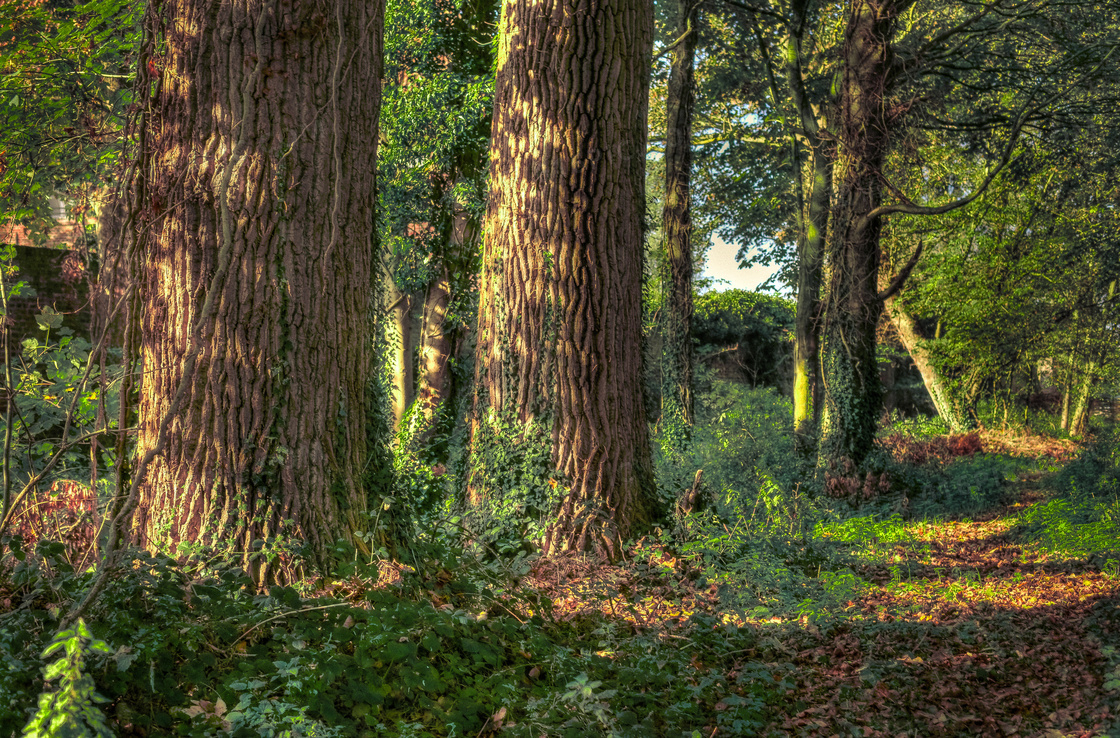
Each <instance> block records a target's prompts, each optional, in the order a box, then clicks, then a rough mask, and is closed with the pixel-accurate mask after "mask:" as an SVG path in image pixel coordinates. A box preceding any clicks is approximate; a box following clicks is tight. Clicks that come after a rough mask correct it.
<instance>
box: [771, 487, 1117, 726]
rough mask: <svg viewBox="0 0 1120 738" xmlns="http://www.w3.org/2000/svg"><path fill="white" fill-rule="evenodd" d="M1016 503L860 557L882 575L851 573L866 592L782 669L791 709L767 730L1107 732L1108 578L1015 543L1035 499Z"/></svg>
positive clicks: (917, 532) (1113, 630)
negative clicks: (792, 690)
mask: <svg viewBox="0 0 1120 738" xmlns="http://www.w3.org/2000/svg"><path fill="white" fill-rule="evenodd" d="M1023 491H1024V498H1023V499H1021V501H1020V502H1018V503H1017V504H1016V505H1014V506H1012V507H1010V508H1007V509H1003V510H1000V511H998V512H997V513H996V514H992V515H989V516H986V518H985V519H981V520H975V521H964V522H939V523H937V524H918V525H911V526H909V527H908V532H909V534H910V537H909V540H903V541H898V542H895V543H893V545H890V546H889V547H887V548H888V550H887V551H871V552H868V553H869V554H870V555H871V556H872V557H874V558H879V559H884V558H885V559H886V561H887V563H874V564H868V565H867V566H866V567H864V568H863V569H862V570H861V571H859V572H857V573H859V574H860V575H861V576H862V577H863V578H864V579H866V580H868V581H870V582H871V585H870V586H868V587H866V588H865V589H864V591H862V592H861V593H860V594H859V595H858V596H857V597H856V598H854V599H853V600H852V603H851V607H852V609H853V610H854V611H856V613H857V614H856V616H855V617H853V618H852V619H851V620H850V621H849V622H848V623H845V624H844V625H842V626H840V627H838V628H836V630H835V631H834V632H833V633H830V634H829V636H828V637H825V636H824V635H823V634H814V633H812V632H811V631H812V628H810V629H808V631H807V632H806V638H805V641H804V642H803V643H802V644H801V648H800V649H799V650H798V653H797V655H796V657H794V658H793V659H792V663H793V665H794V666H795V668H796V676H795V679H796V681H797V683H798V692H799V693H801V695H800V696H799V702H798V709H797V711H796V713H795V714H793V715H790V716H788V717H786V718H785V719H783V720H779V721H775V723H773V724H772V726H771V727H772V728H774V729H778V730H784V731H788V732H789V733H791V734H797V735H820V736H826V735H845V734H850V735H864V736H879V735H883V736H887V735H889V736H899V735H913V736H960V735H980V736H1032V735H1048V736H1049V735H1052V736H1058V735H1063V736H1090V735H1106V734H1107V732H1106V731H1107V728H1108V726H1110V725H1113V724H1115V723H1114V721H1115V716H1114V715H1113V712H1112V710H1111V709H1110V707H1109V705H1108V699H1107V697H1106V690H1105V688H1104V682H1105V680H1106V678H1108V677H1111V678H1115V677H1116V673H1115V672H1113V669H1114V668H1115V667H1116V666H1117V664H1116V661H1115V660H1113V661H1109V659H1108V658H1106V656H1105V653H1113V654H1115V652H1114V651H1111V652H1110V651H1109V650H1108V649H1109V647H1111V648H1115V647H1116V646H1117V645H1120V599H1118V598H1117V592H1118V579H1117V578H1116V576H1115V575H1113V576H1109V575H1107V574H1102V573H1101V572H1100V571H1099V570H1098V568H1097V567H1090V566H1089V565H1088V564H1087V562H1084V561H1077V560H1061V559H1059V558H1055V557H1052V556H1051V555H1049V554H1048V553H1047V552H1045V551H1044V550H1042V549H1041V548H1040V547H1039V546H1037V545H1033V544H1027V543H1024V542H1022V541H1020V540H1017V536H1016V535H1015V534H1014V528H1015V524H1016V521H1017V514H1018V513H1019V512H1020V511H1021V510H1022V509H1024V508H1025V507H1026V506H1028V505H1031V504H1038V502H1039V501H1040V500H1039V496H1038V495H1037V494H1031V490H1030V489H1029V487H1028V488H1024V490H1023ZM876 555H877V556H876ZM1110 686H1112V685H1111V683H1110ZM1116 686H1120V685H1116ZM1113 695H1114V696H1115V691H1114V692H1113Z"/></svg>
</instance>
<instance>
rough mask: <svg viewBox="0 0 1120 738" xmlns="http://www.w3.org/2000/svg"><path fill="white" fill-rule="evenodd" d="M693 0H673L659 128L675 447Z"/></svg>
mask: <svg viewBox="0 0 1120 738" xmlns="http://www.w3.org/2000/svg"><path fill="white" fill-rule="evenodd" d="M696 4H697V3H696V2H695V0H677V2H676V8H675V13H676V31H675V33H676V35H677V36H678V37H680V40H679V41H678V42H677V45H676V47H674V49H673V61H672V66H671V68H670V70H669V89H668V94H667V101H668V104H667V115H666V130H665V208H664V211H663V213H662V219H663V223H664V228H665V262H666V266H667V267H668V272H669V290H668V294H667V295H666V300H665V311H664V323H663V325H664V330H663V333H662V344H661V428H662V431H663V432H664V433H665V434H666V435H667V438H668V439H669V442H670V445H671V446H672V447H673V448H675V449H677V450H680V449H681V448H682V447H683V446H684V445H685V444H687V442H688V439H689V438H691V436H692V422H693V414H694V402H693V395H692V374H693V355H692V354H693V352H692V219H691V216H690V203H689V180H690V179H691V177H692V104H693V69H692V67H693V56H694V52H695V49H696V40H697V36H698V35H699V31H698V29H696V28H695V22H694V14H695V7H694V6H695V5H696Z"/></svg>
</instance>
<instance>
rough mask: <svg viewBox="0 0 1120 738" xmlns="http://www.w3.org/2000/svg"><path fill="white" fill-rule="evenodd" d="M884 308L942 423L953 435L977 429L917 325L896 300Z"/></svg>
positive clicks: (888, 302) (887, 301) (889, 301)
mask: <svg viewBox="0 0 1120 738" xmlns="http://www.w3.org/2000/svg"><path fill="white" fill-rule="evenodd" d="M884 306H885V307H886V310H887V315H888V316H889V317H890V320H891V324H892V325H894V328H895V330H896V331H898V337H899V338H900V339H901V340H902V345H903V346H904V347H905V348H906V351H907V352H908V353H909V354H910V360H911V361H913V362H914V366H916V367H917V368H918V373H919V374H921V375H922V382H923V383H924V384H925V386H926V391H927V392H929V396H930V399H931V400H933V406H934V407H935V408H937V414H938V415H939V416H941V419H942V420H944V421H945V423H946V424H947V425H948V426H949V429H950V430H952V431H953V432H954V433H965V432H967V431H970V430H973V429H975V427H976V426H975V424H974V423H973V422H972V418H971V417H970V416H969V415H968V413H965V412H962V411H961V409H960V408H959V407H958V404H957V403H956V402H955V401H954V398H953V393H952V391H951V390H950V388H949V386H948V385H947V384H946V383H945V380H944V379H943V378H942V376H941V372H939V371H938V370H937V367H936V366H934V365H933V361H932V360H931V357H930V355H929V351H928V350H926V347H925V346H924V345H923V343H922V342H923V341H924V340H925V339H924V338H923V337H922V334H921V330H920V329H919V327H918V324H917V322H916V321H915V320H914V318H913V317H912V316H911V315H910V314H909V313H908V312H906V309H905V308H904V307H903V306H902V305H900V304H899V303H898V301H897V300H896V299H895V298H893V297H890V298H887V300H886V302H885V303H884Z"/></svg>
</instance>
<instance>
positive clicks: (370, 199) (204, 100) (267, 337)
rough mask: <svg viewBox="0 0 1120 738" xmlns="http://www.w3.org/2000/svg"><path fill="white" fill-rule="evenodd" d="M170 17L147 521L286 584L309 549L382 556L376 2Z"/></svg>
mask: <svg viewBox="0 0 1120 738" xmlns="http://www.w3.org/2000/svg"><path fill="white" fill-rule="evenodd" d="M156 7H159V10H157V11H154V12H158V13H159V14H160V15H161V16H162V18H161V20H162V22H163V24H164V28H165V29H166V35H165V43H166V46H165V48H164V50H163V54H162V56H161V57H160V58H159V60H158V61H157V62H153V63H154V64H158V65H159V71H160V74H161V80H160V82H161V86H159V87H158V92H157V93H156V97H155V99H154V100H153V102H152V105H153V106H154V108H155V111H156V112H155V113H153V119H152V120H151V122H150V127H149V129H148V130H149V135H150V136H151V137H152V146H153V149H154V155H153V156H152V162H153V165H152V171H151V172H150V173H149V175H148V176H149V178H150V184H149V190H148V192H149V199H148V202H146V203H145V207H146V211H145V213H144V216H145V217H147V218H148V219H149V221H148V222H149V223H150V226H151V228H152V232H151V240H150V243H149V247H148V253H147V255H146V263H145V266H144V274H143V277H142V283H141V289H142V296H143V300H144V306H145V313H144V318H143V325H142V354H143V367H144V381H143V387H142V392H141V407H140V418H141V419H140V434H139V454H140V455H141V456H145V455H146V454H147V452H151V451H156V450H158V451H159V453H158V455H155V456H154V458H153V459H152V461H151V463H150V466H149V467H148V472H147V475H146V476H145V477H144V478H143V481H142V484H141V485H140V487H139V503H138V507H137V510H136V515H135V518H134V533H135V537H136V539H137V542H138V543H139V544H140V545H142V546H145V547H148V548H151V549H161V550H167V551H169V552H172V553H176V552H177V553H179V554H183V553H185V552H186V551H187V548H185V544H199V545H202V546H207V547H215V548H218V549H219V550H225V551H229V552H236V553H237V554H238V555H240V556H241V557H242V558H243V559H244V561H245V563H246V565H247V566H248V567H249V568H250V571H251V572H252V573H253V574H254V576H256V577H257V579H258V581H265V580H271V581H276V580H281V581H283V580H285V579H287V578H289V577H290V576H294V575H295V574H296V572H294V571H293V570H291V569H289V568H287V567H285V566H284V563H285V561H287V560H289V559H287V558H286V557H285V555H284V554H283V551H285V550H287V551H290V550H291V548H292V547H294V546H295V545H297V544H299V543H300V542H305V543H306V544H307V545H308V550H309V551H310V556H311V560H312V561H313V563H315V564H318V565H325V564H326V563H327V562H328V550H329V547H330V546H332V545H333V544H334V543H335V542H336V541H339V540H340V539H341V540H344V541H348V542H351V543H353V544H354V545H356V546H357V547H358V548H359V549H363V550H364V549H366V548H367V546H366V544H365V543H363V541H362V540H361V539H360V538H357V537H356V536H355V535H354V533H355V532H356V531H358V530H362V529H366V528H367V527H368V526H367V525H366V521H365V520H364V518H363V514H364V513H365V512H366V511H367V510H368V509H369V508H370V504H369V503H370V501H371V497H374V496H376V494H377V490H376V489H375V487H376V486H377V485H380V484H381V481H379V480H377V481H375V479H374V475H375V474H379V473H381V472H383V471H384V470H383V468H381V467H380V462H379V463H378V464H372V465H370V464H367V462H369V461H370V459H371V458H373V457H376V458H377V459H380V460H382V461H383V455H381V454H380V453H379V452H378V450H377V448H376V446H377V445H378V444H380V443H383V442H384V438H383V437H380V438H379V437H378V435H377V434H378V432H379V430H380V429H379V428H378V427H377V424H376V422H375V419H376V417H377V415H378V411H377V408H376V407H375V406H374V405H372V404H371V403H372V402H373V400H372V399H371V393H374V392H376V390H375V389H374V388H375V387H376V385H377V383H376V382H370V381H369V378H370V377H372V376H374V370H373V366H372V361H371V359H372V343H371V339H370V326H371V321H372V320H373V314H374V311H373V309H372V308H373V296H374V295H375V294H377V289H376V282H375V280H376V279H377V278H378V275H377V274H376V272H375V270H374V268H373V265H374V246H375V244H374V241H373V238H374V237H373V234H374V232H375V231H374V229H373V224H374V217H375V206H376V203H377V197H376V189H375V178H374V172H375V162H376V153H377V122H378V112H379V108H380V95H379V93H378V91H379V89H380V69H381V28H382V3H381V2H380V1H379V0H373V1H372V2H371V1H369V0H324V1H323V2H320V3H308V4H291V3H285V4H284V6H283V8H279V7H277V4H276V3H270V2H261V1H260V0H228V1H227V2H222V3H214V2H211V0H166V1H165V2H164V3H163V5H162V6H156ZM375 467H376V468H375ZM375 504H377V507H378V509H379V510H380V504H378V503H377V502H375ZM262 541H263V542H264V545H265V547H266V549H267V552H266V554H265V555H259V556H258V555H257V554H255V553H254V551H257V550H259V549H260V546H261V543H260V542H262ZM278 553H279V554H281V557H280V558H279V559H277V558H276V557H275V554H278Z"/></svg>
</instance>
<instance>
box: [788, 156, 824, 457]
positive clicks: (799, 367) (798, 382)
mask: <svg viewBox="0 0 1120 738" xmlns="http://www.w3.org/2000/svg"><path fill="white" fill-rule="evenodd" d="M812 168H813V182H812V188H811V190H810V192H809V215H808V222H807V223H806V227H805V229H804V233H803V234H801V236H800V237H799V238H798V242H797V313H796V318H795V321H796V323H795V338H796V340H795V343H794V351H793V426H794V442H795V444H796V445H797V449H798V452H799V453H801V454H803V455H804V454H808V453H810V451H811V449H812V448H813V446H814V443H813V440H814V438H815V436H816V425H817V421H818V420H819V410H820V397H819V393H818V392H816V391H815V390H816V388H817V386H818V385H819V382H818V381H817V380H818V379H819V376H820V372H818V371H817V367H818V365H819V353H818V352H819V350H820V305H821V282H822V274H823V271H824V248H825V237H826V234H827V233H828V216H829V209H830V206H831V199H832V162H831V161H829V160H828V157H827V156H825V154H824V152H823V151H822V147H821V145H820V143H819V142H818V143H817V145H816V146H814V147H813V148H812Z"/></svg>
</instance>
